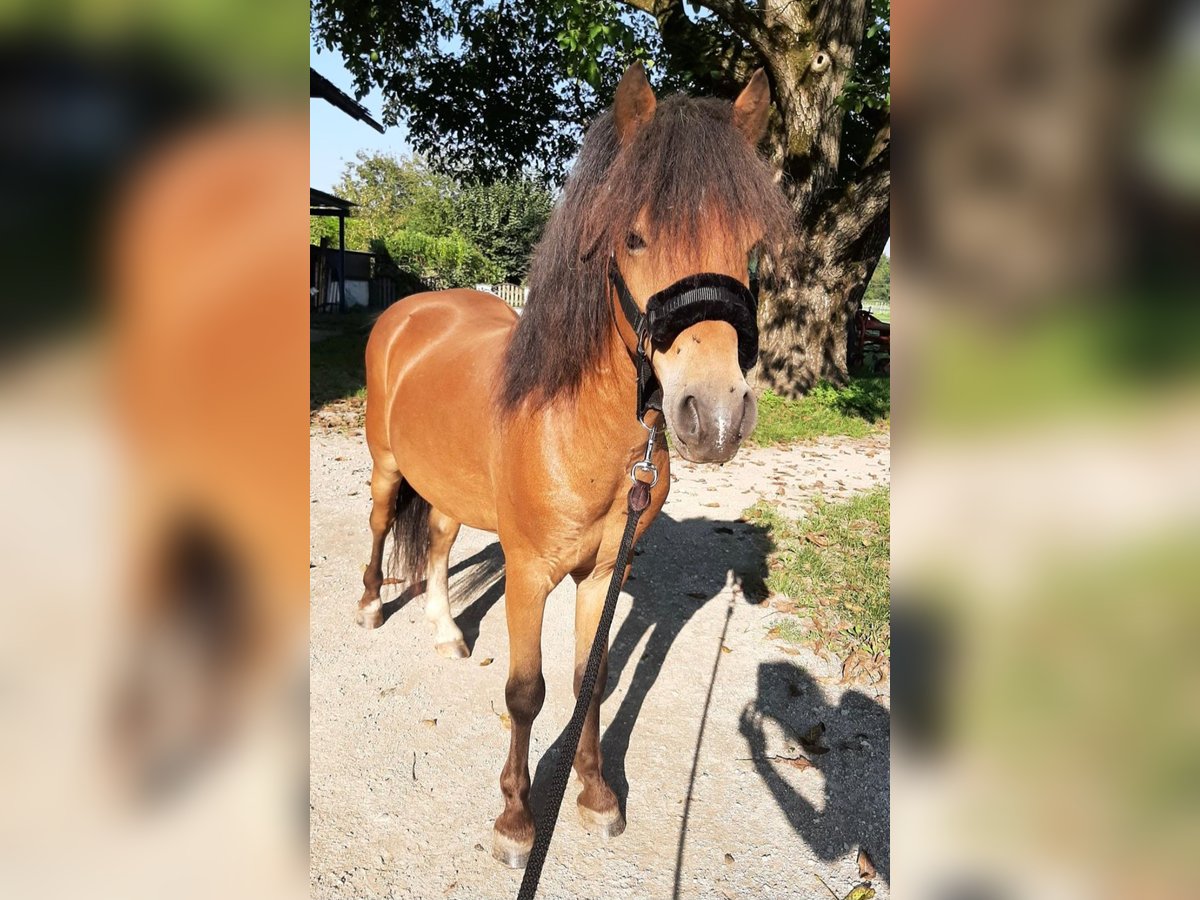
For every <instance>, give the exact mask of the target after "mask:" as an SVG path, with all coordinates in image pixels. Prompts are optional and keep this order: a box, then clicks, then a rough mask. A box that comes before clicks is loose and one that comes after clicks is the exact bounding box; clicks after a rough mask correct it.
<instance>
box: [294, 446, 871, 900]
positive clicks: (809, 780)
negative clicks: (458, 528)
mask: <svg viewBox="0 0 1200 900" xmlns="http://www.w3.org/2000/svg"><path fill="white" fill-rule="evenodd" d="M311 446H312V449H311V453H312V460H311V467H312V551H311V552H312V560H311V561H312V564H313V568H312V570H311V576H312V599H311V604H312V609H311V628H312V635H311V750H310V752H311V779H312V780H311V794H310V803H311V841H310V843H311V863H310V866H311V875H310V877H311V881H312V894H313V896H314V897H319V898H325V897H338V898H342V897H346V898H349V897H355V898H357V897H421V898H430V897H432V898H439V897H449V898H493V897H495V898H511V897H514V896H515V895H516V890H517V886H518V884H519V883H520V873H518V872H512V871H510V870H507V869H505V868H503V867H502V866H500V865H499V864H498V863H496V862H495V861H493V860H492V858H491V855H490V852H489V850H488V848H489V847H490V840H491V826H492V821H493V820H494V818H495V816H496V815H497V814H498V813H499V812H500V810H501V808H502V802H501V798H500V791H499V776H500V768H501V766H502V764H503V762H504V757H505V754H506V751H507V747H508V733H507V731H505V730H504V725H503V722H502V720H501V718H500V717H499V716H498V715H497V713H500V712H503V710H504V680H505V675H506V672H507V652H508V651H507V641H506V635H505V627H504V608H503V606H504V599H503V579H502V577H500V576H499V575H498V574H497V575H495V576H494V578H493V582H492V583H491V584H490V585H489V584H488V583H487V582H486V581H485V582H484V583H483V584H480V583H479V582H480V580H481V578H483V577H484V576H486V575H488V574H489V573H491V572H494V570H495V569H496V568H497V566H498V564H499V561H500V560H501V556H500V553H499V545H498V544H496V542H495V538H494V536H493V535H490V534H486V533H484V532H479V531H474V530H472V529H468V528H464V529H463V530H462V533H461V535H460V537H459V539H458V542H457V543H456V544H455V547H454V552H453V555H452V556H451V596H452V601H453V606H454V612H455V615H456V617H457V618H458V622H459V625H460V627H461V628H462V630H463V632H464V634H465V635H466V638H467V643H468V644H470V645H472V647H473V652H472V656H471V658H470V659H466V660H443V659H440V658H438V657H437V656H436V655H435V653H434V651H433V640H432V634H431V632H430V629H429V626H428V625H426V623H425V621H424V619H423V617H422V610H421V608H422V602H423V601H422V600H421V598H419V597H418V598H416V599H415V600H410V599H409V598H407V597H406V596H404V595H401V596H399V597H398V596H397V590H396V588H394V587H393V588H386V587H385V594H384V600H385V601H391V602H388V603H387V604H386V605H385V615H387V616H388V619H387V621H386V623H385V624H384V626H383V627H382V628H380V629H378V630H377V631H373V632H368V631H364V630H362V629H360V628H358V627H357V626H356V625H355V624H354V621H353V611H354V607H355V603H356V602H357V600H358V597H359V596H360V594H361V590H362V588H361V584H360V577H361V572H362V564H363V563H364V562H365V561H366V556H367V550H368V546H369V534H368V529H367V514H368V509H369V504H370V495H369V490H368V485H367V480H368V478H369V476H370V457H369V455H368V453H367V450H366V445H365V442H364V440H363V438H362V437H361V434H350V435H344V434H338V433H336V432H327V431H314V432H313V434H312V438H311ZM889 468H890V452H889V444H888V440H887V437H886V436H879V437H874V438H868V439H865V440H849V439H823V440H819V441H815V442H810V443H806V444H802V445H799V446H796V447H792V448H788V449H774V448H772V449H754V448H751V449H743V450H742V451H741V452H740V453H739V454H738V456H737V458H736V459H735V460H734V461H733V462H732V463H729V464H728V465H726V466H724V467H722V468H719V469H718V468H713V467H707V466H693V465H690V464H687V463H683V462H681V461H680V460H678V459H676V460H673V471H672V477H673V479H674V480H675V483H674V485H673V486H672V490H671V496H670V498H669V499H668V501H667V505H666V508H665V509H664V510H663V513H662V515H660V516H659V518H658V520H657V521H656V522H655V523H654V525H653V526H652V527H651V528H650V530H649V531H648V532H647V534H646V536H645V538H644V539H643V541H642V543H641V545H640V546H639V551H640V554H639V558H638V559H637V561H636V562H635V564H634V575H633V578H632V579H631V580H630V582H629V584H628V585H627V588H626V591H625V592H624V593H623V594H622V595H621V599H620V601H619V603H618V605H617V614H616V620H615V623H614V626H613V638H612V651H611V663H610V674H609V691H610V693H609V696H608V699H607V700H606V701H605V703H604V705H603V707H602V708H601V725H602V728H603V729H604V732H603V735H604V736H603V752H604V759H605V774H606V776H607V777H608V780H609V783H610V784H611V785H612V787H613V789H614V790H615V791H616V792H617V795H618V796H621V797H624V798H625V804H626V819H627V820H628V828H627V830H626V831H625V833H624V834H623V835H621V836H620V837H618V838H615V839H613V840H611V841H609V842H603V841H601V840H600V839H597V838H593V837H591V836H590V835H588V834H587V833H586V832H585V831H584V830H583V827H582V825H581V824H580V823H579V821H578V818H577V816H576V814H575V810H574V803H573V800H574V796H575V794H576V793H577V792H578V791H577V788H574V787H573V786H572V787H568V791H567V797H566V800H565V801H564V804H563V812H562V817H561V819H560V822H559V825H558V828H557V830H556V832H555V836H554V843H553V846H552V847H551V850H550V857H549V859H548V861H547V863H546V868H545V870H544V874H543V877H542V887H541V891H540V892H539V896H541V897H545V898H576V897H579V898H592V897H595V898H601V897H603V898H660V897H661V898H667V897H672V896H678V897H688V898H693V897H694V898H708V897H763V898H783V897H803V898H809V897H811V898H828V897H829V892H828V891H827V890H826V888H825V887H824V886H822V884H821V882H820V880H818V878H819V879H823V880H824V881H825V882H826V883H827V884H828V885H829V887H830V888H831V889H832V890H833V891H834V892H836V894H837V896H838V897H839V898H840V897H844V896H845V895H846V894H847V893H848V892H849V890H850V889H851V888H852V887H853V886H854V885H855V884H856V883H857V880H858V877H857V876H858V870H857V866H856V856H857V851H858V848H859V847H860V846H865V847H867V848H868V849H869V852H870V853H871V855H872V857H873V859H874V861H875V865H876V867H877V868H878V870H879V878H878V879H877V880H876V881H875V882H874V887H875V889H876V892H877V896H878V897H881V898H884V900H886V898H888V896H889V890H888V882H887V877H888V873H889V868H890V855H889V850H888V818H889V816H888V755H889V721H890V712H889V700H888V697H887V695H886V689H887V686H886V684H885V685H884V686H883V691H885V693H879V691H880V688H879V687H871V688H864V687H862V686H849V687H848V686H844V685H840V684H839V683H838V681H839V674H840V672H839V670H838V667H837V664H836V663H835V662H828V661H825V660H822V659H821V658H819V657H817V656H815V655H813V654H812V653H810V652H808V651H807V650H801V651H800V652H799V653H795V652H794V651H792V652H789V650H791V649H792V648H788V647H785V646H784V645H782V644H780V643H778V642H776V641H772V640H769V639H767V638H765V633H766V631H767V630H768V629H769V628H770V627H771V625H772V624H773V622H774V620H775V615H774V614H773V612H772V611H771V609H770V607H769V606H765V605H757V604H755V603H752V602H750V601H749V600H748V599H747V598H746V597H745V596H744V595H743V594H742V591H741V590H740V589H739V588H738V587H737V585H736V582H737V579H740V580H741V583H743V584H745V585H746V586H747V590H748V591H749V586H750V585H751V584H752V583H754V582H755V581H760V580H761V579H762V577H763V576H764V575H765V568H764V561H763V549H764V542H763V540H762V539H761V537H760V535H759V534H758V533H757V532H756V529H755V528H754V526H751V525H748V524H746V523H742V522H739V521H737V520H738V518H739V514H740V513H741V511H742V510H743V509H744V508H746V507H747V506H749V505H751V504H752V503H754V502H755V500H757V499H758V498H759V497H765V498H766V499H768V500H772V501H773V502H777V503H780V504H781V505H782V506H783V507H784V508H785V509H786V510H787V511H789V512H790V513H792V514H794V515H800V514H802V512H803V509H804V506H805V504H806V503H808V502H810V501H811V499H812V498H813V497H814V496H815V495H818V494H822V495H824V496H826V497H830V498H836V497H844V496H848V495H849V494H850V493H852V492H854V491H858V490H863V489H866V488H869V487H871V486H873V485H875V484H879V483H886V481H887V479H888V477H889ZM731 573H734V574H735V575H736V576H737V578H736V579H735V578H734V577H733V575H731ZM473 576H474V577H473ZM495 578H498V579H499V580H494V579H495ZM388 591H390V592H391V593H390V594H389V593H387V592H388ZM573 606H574V588H573V586H572V585H571V583H570V580H569V579H568V580H567V582H566V583H565V584H563V585H560V586H559V588H558V589H556V590H555V591H554V593H553V594H551V596H550V600H549V602H548V604H547V608H546V622H545V628H544V633H543V649H544V657H545V675H546V687H547V692H546V704H545V707H544V708H543V711H542V714H541V715H540V716H539V717H538V719H537V722H536V723H535V725H534V729H533V739H532V747H531V753H530V766H531V768H532V769H534V771H535V775H534V787H533V799H534V805H535V815H536V814H537V803H538V798H539V795H540V794H541V793H542V792H543V785H544V784H545V783H546V781H547V778H548V775H549V770H550V768H551V762H552V760H553V759H554V756H555V753H556V748H555V747H554V746H553V744H554V742H555V740H556V738H557V736H558V733H559V731H560V730H561V729H562V726H563V725H564V724H565V722H566V720H567V718H568V717H569V715H570V711H571V706H572V703H573V698H572V695H571V656H572V649H571V648H572V647H573V637H572V629H573ZM488 660H492V662H491V663H490V664H486V665H485V664H484V663H486V662H487V661H488ZM714 667H715V677H714ZM710 692H711V695H710ZM706 702H707V704H708V711H707V718H705V715H704V713H705V707H706ZM818 722H823V723H824V724H825V725H826V729H827V730H826V733H825V736H824V743H825V746H827V747H828V748H829V752H828V753H825V754H821V755H814V756H813V760H814V763H815V765H814V766H813V767H811V768H807V769H801V768H798V767H796V766H795V765H792V764H789V763H788V762H787V761H786V758H793V757H796V756H797V755H798V752H799V736H800V735H801V734H804V733H805V732H807V731H808V729H809V728H810V727H812V726H814V725H815V724H817V723H818ZM702 723H704V730H703V735H702V740H700V742H699V750H698V751H697V741H698V738H699V737H701V734H700V732H701V726H702ZM775 757H783V758H784V759H782V760H781V759H776V758H775ZM693 769H694V771H693ZM573 784H574V782H573ZM685 822H686V826H685ZM681 835H682V836H683V840H682V845H681Z"/></svg>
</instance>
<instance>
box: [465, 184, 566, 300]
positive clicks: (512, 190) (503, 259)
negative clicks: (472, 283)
mask: <svg viewBox="0 0 1200 900" xmlns="http://www.w3.org/2000/svg"><path fill="white" fill-rule="evenodd" d="M553 205H554V197H553V195H552V194H551V193H550V191H549V190H548V189H547V188H546V186H545V185H544V184H542V183H541V182H538V181H534V180H532V179H529V178H508V179H504V180H501V181H494V182H491V183H484V182H475V183H472V184H468V185H466V186H464V187H463V188H461V189H460V190H459V191H458V193H457V194H456V196H455V200H454V207H455V221H456V223H457V224H458V227H459V228H461V229H462V231H463V233H464V234H466V235H467V236H468V237H469V238H470V239H471V241H472V242H473V243H474V244H475V246H476V247H478V248H479V250H480V252H481V253H482V254H483V255H484V256H485V257H486V258H487V259H488V261H489V262H490V263H492V265H493V266H494V268H495V269H496V272H497V273H498V274H497V276H496V278H495V280H497V281H512V282H520V281H521V280H523V279H524V277H525V273H526V272H527V271H528V269H529V258H530V254H531V252H532V250H533V246H534V245H535V244H536V243H537V241H538V239H539V238H540V237H541V236H542V229H543V228H545V227H546V220H547V219H548V218H549V217H550V209H551V207H553Z"/></svg>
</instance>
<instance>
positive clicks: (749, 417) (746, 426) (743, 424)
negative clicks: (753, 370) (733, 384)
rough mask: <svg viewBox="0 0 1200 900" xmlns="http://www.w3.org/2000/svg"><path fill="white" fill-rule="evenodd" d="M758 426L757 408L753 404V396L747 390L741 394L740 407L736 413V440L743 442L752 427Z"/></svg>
mask: <svg viewBox="0 0 1200 900" xmlns="http://www.w3.org/2000/svg"><path fill="white" fill-rule="evenodd" d="M757 424H758V407H757V405H756V404H755V402H754V395H753V394H752V393H750V389H749V388H747V389H746V390H745V392H744V393H743V394H742V405H741V407H740V408H739V409H738V412H737V426H736V432H737V436H738V440H739V441H740V440H743V439H744V438H745V437H746V436H747V435H748V434H749V433H750V432H751V431H753V430H754V426H755V425H757Z"/></svg>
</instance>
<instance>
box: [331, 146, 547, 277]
mask: <svg viewBox="0 0 1200 900" xmlns="http://www.w3.org/2000/svg"><path fill="white" fill-rule="evenodd" d="M334 193H336V194H337V195H338V196H339V197H344V198H345V199H347V200H349V201H351V202H352V203H354V204H356V208H355V211H354V213H355V214H354V216H353V217H351V218H348V219H347V220H346V247H347V248H348V249H351V250H362V251H370V252H375V253H377V254H378V251H379V250H380V249H381V248H382V249H384V250H386V251H387V252H388V253H389V254H390V255H391V260H392V262H394V263H395V265H397V266H398V267H400V268H401V269H403V270H407V271H409V272H412V273H413V274H415V275H417V276H419V277H421V278H426V279H430V280H433V281H435V282H438V283H443V284H452V285H456V286H459V285H467V284H476V283H478V282H482V281H489V282H490V281H499V280H503V279H506V278H507V279H513V280H520V278H521V277H522V276H523V275H524V273H525V271H526V269H527V268H528V266H529V257H530V254H531V253H532V251H533V246H534V244H535V243H536V242H537V240H538V238H539V237H540V236H541V233H542V229H543V227H545V224H546V219H547V218H548V217H549V214H550V208H551V206H552V205H553V196H552V194H551V193H550V190H549V189H548V188H547V187H546V185H545V184H543V183H541V182H538V181H534V180H532V179H529V178H510V179H502V180H499V181H494V182H490V183H485V182H472V183H469V184H466V185H462V184H460V183H459V182H458V181H457V180H455V179H453V178H450V177H448V176H446V175H441V174H439V173H437V172H435V171H433V169H431V168H430V167H429V165H428V164H427V163H426V162H425V161H424V160H422V159H421V158H420V157H411V158H407V159H400V158H397V157H395V156H392V155H390V154H383V153H366V152H364V151H359V153H358V156H357V158H356V159H355V161H354V162H352V163H348V164H347V165H346V169H345V172H344V173H343V175H342V178H341V180H340V181H339V182H338V184H337V186H336V188H335V189H334ZM309 233H310V238H311V240H312V243H314V244H319V243H320V241H321V238H322V237H329V238H330V239H331V243H332V244H333V246H337V240H338V225H337V220H336V219H333V218H312V219H311V220H310V226H309Z"/></svg>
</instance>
